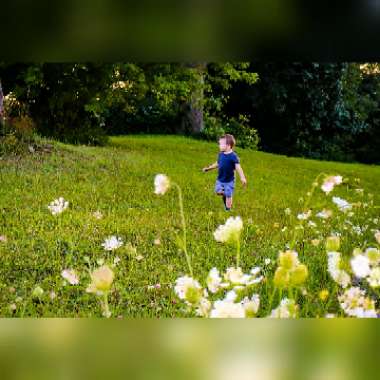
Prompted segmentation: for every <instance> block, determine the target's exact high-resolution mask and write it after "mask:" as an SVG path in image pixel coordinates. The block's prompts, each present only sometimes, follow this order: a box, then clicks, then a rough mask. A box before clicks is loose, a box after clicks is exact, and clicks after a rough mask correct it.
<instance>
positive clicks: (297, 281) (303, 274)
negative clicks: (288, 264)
mask: <svg viewBox="0 0 380 380" xmlns="http://www.w3.org/2000/svg"><path fill="white" fill-rule="evenodd" d="M307 276H308V270H307V267H306V265H304V264H300V265H298V266H297V268H296V269H294V271H293V272H292V275H291V278H290V282H291V284H292V285H294V286H298V285H302V284H303V283H304V282H305V281H306V278H307Z"/></svg>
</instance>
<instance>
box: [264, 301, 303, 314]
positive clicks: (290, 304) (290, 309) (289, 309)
mask: <svg viewBox="0 0 380 380" xmlns="http://www.w3.org/2000/svg"><path fill="white" fill-rule="evenodd" d="M297 315H298V305H297V304H296V303H295V301H294V300H292V299H289V298H284V299H282V300H281V302H280V305H279V306H278V307H277V308H276V309H274V310H272V313H271V315H270V316H269V318H296V317H297Z"/></svg>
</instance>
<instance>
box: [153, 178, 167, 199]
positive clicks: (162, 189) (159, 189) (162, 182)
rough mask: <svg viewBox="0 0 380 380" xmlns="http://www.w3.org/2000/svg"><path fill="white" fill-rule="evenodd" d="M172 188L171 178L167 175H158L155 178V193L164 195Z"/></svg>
mask: <svg viewBox="0 0 380 380" xmlns="http://www.w3.org/2000/svg"><path fill="white" fill-rule="evenodd" d="M169 188H170V180H169V177H168V176H166V175H165V174H157V175H156V177H155V178H154V193H155V194H157V195H164V194H165V193H166V192H167V191H168V190H169Z"/></svg>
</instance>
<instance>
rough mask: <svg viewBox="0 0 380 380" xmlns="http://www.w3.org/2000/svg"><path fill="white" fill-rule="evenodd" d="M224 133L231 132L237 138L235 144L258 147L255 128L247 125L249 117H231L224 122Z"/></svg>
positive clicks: (244, 146) (252, 147) (251, 147)
mask: <svg viewBox="0 0 380 380" xmlns="http://www.w3.org/2000/svg"><path fill="white" fill-rule="evenodd" d="M225 131H226V133H231V134H233V135H234V136H235V138H236V140H237V146H239V147H241V148H250V149H254V150H257V149H258V147H259V141H260V139H259V135H258V133H257V131H256V129H254V128H252V127H251V126H250V125H249V118H248V117H247V116H245V115H239V116H238V117H237V118H234V117H231V118H230V119H229V120H228V122H227V123H226V127H225Z"/></svg>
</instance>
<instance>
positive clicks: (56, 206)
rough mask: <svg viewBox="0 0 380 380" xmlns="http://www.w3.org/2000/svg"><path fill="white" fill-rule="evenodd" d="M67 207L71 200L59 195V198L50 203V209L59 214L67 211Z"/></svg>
mask: <svg viewBox="0 0 380 380" xmlns="http://www.w3.org/2000/svg"><path fill="white" fill-rule="evenodd" d="M67 207H69V202H67V201H65V200H64V198H62V197H59V198H58V199H56V200H54V201H53V202H51V203H50V205H49V206H48V209H49V210H50V212H51V213H52V214H53V215H58V214H60V213H62V212H63V211H65V210H66V209H67Z"/></svg>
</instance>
